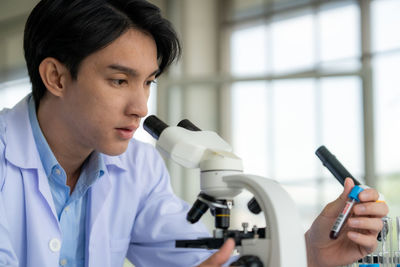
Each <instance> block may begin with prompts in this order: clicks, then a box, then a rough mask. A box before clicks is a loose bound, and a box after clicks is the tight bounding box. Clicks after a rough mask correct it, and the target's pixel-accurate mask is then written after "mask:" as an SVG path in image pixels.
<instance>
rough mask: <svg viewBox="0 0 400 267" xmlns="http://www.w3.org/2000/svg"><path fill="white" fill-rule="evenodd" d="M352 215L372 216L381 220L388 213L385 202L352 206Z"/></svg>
mask: <svg viewBox="0 0 400 267" xmlns="http://www.w3.org/2000/svg"><path fill="white" fill-rule="evenodd" d="M353 211H354V214H355V215H357V216H366V215H368V216H372V217H379V218H382V217H384V216H386V215H387V214H388V212H389V208H388V206H387V204H386V203H385V202H364V203H360V204H356V205H354V208H353Z"/></svg>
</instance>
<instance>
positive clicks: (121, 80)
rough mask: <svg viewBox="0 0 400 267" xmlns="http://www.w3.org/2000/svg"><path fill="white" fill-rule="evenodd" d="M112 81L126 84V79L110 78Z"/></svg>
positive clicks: (117, 83) (116, 83)
mask: <svg viewBox="0 0 400 267" xmlns="http://www.w3.org/2000/svg"><path fill="white" fill-rule="evenodd" d="M112 83H113V84H115V85H118V86H119V85H123V84H126V83H127V81H126V80H123V79H113V80H112Z"/></svg>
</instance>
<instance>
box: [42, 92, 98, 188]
mask: <svg viewBox="0 0 400 267" xmlns="http://www.w3.org/2000/svg"><path fill="white" fill-rule="evenodd" d="M57 110H58V109H57V107H55V105H54V104H52V102H51V101H47V100H46V99H45V98H44V99H42V101H41V102H40V105H39V108H38V110H37V118H38V122H39V125H40V128H41V130H42V132H43V135H44V137H45V138H46V141H47V143H48V144H49V146H50V148H51V150H52V152H53V154H54V156H55V158H56V159H57V161H58V163H59V164H60V165H61V167H62V168H63V169H64V171H65V173H66V175H67V185H68V186H69V187H70V192H71V193H72V191H73V189H74V188H75V185H76V183H77V181H78V179H79V176H80V173H81V169H82V165H83V163H84V162H85V160H86V159H87V158H88V157H89V155H90V153H91V152H92V151H91V150H90V149H84V148H82V147H80V146H79V144H78V143H77V142H76V141H75V140H74V138H73V135H72V134H70V132H71V130H72V129H68V128H67V127H66V124H65V123H63V121H62V120H61V119H60V118H61V116H57Z"/></svg>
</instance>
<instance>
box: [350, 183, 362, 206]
mask: <svg viewBox="0 0 400 267" xmlns="http://www.w3.org/2000/svg"><path fill="white" fill-rule="evenodd" d="M361 191H364V189H363V188H362V187H360V186H358V185H355V186H354V187H353V189H351V192H350V194H349V198H351V199H354V200H355V201H357V202H360V200H359V199H358V194H360V192H361Z"/></svg>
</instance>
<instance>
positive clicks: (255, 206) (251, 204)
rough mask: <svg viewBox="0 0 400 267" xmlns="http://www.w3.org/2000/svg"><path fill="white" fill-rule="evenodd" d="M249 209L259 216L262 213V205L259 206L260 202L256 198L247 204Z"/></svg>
mask: <svg viewBox="0 0 400 267" xmlns="http://www.w3.org/2000/svg"><path fill="white" fill-rule="evenodd" d="M247 207H248V208H249V210H250V211H251V212H252V213H254V214H259V213H260V212H261V208H260V205H258V202H257V200H256V198H254V197H253V198H252V199H250V201H249V202H248V203H247Z"/></svg>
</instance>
